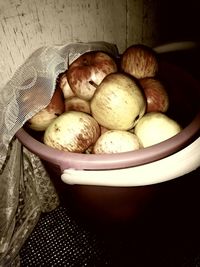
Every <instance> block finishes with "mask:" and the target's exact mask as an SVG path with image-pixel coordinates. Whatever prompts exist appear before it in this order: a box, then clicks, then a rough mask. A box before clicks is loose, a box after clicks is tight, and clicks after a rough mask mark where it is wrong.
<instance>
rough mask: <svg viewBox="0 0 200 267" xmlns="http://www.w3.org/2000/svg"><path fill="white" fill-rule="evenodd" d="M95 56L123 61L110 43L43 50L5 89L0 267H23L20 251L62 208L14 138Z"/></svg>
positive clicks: (1, 100) (37, 164) (1, 103)
mask: <svg viewBox="0 0 200 267" xmlns="http://www.w3.org/2000/svg"><path fill="white" fill-rule="evenodd" d="M95 50H101V51H104V52H107V53H109V54H111V55H113V56H117V55H118V50H117V47H116V46H115V45H113V44H109V43H106V42H90V43H70V44H66V45H60V46H51V47H41V48H39V49H38V50H36V51H35V52H34V53H33V54H31V55H30V56H29V58H27V60H26V61H25V62H24V64H23V65H22V66H20V67H19V68H18V70H17V71H16V72H15V74H14V75H13V77H12V78H11V80H10V81H9V82H8V83H7V84H6V85H5V86H4V88H1V89H0V94H1V95H0V150H1V155H0V199H1V202H0V266H14V265H15V266H16V265H17V264H19V262H18V253H19V250H20V248H21V246H22V245H23V243H24V242H25V240H26V239H27V237H28V235H29V234H30V232H31V231H32V230H33V228H34V227H35V225H36V223H37V221H38V218H39V216H40V214H41V212H48V211H51V210H53V209H55V208H56V207H57V206H58V204H59V198H58V196H57V194H56V191H55V188H54V187H53V184H52V183H51V181H50V179H49V175H48V173H47V172H46V170H45V168H44V167H43V165H42V163H41V161H40V159H39V158H38V157H37V156H36V155H34V154H32V153H31V152H29V151H28V150H27V149H26V148H24V147H23V146H22V145H21V144H20V143H19V141H18V140H17V139H16V138H15V134H16V132H17V131H18V130H19V129H20V128H21V127H22V126H23V125H24V124H25V122H26V121H27V120H28V119H30V118H31V117H32V116H33V115H35V114H36V113H37V112H38V111H40V110H41V109H43V108H44V107H46V106H47V105H48V104H49V102H50V100H51V97H52V95H53V93H54V90H55V85H56V80H57V77H58V75H59V74H60V73H62V72H64V71H65V70H66V69H67V68H68V66H69V64H71V63H72V62H73V61H74V60H75V59H76V58H77V57H79V56H80V55H81V54H83V53H85V52H88V51H95ZM13 264H14V265H13Z"/></svg>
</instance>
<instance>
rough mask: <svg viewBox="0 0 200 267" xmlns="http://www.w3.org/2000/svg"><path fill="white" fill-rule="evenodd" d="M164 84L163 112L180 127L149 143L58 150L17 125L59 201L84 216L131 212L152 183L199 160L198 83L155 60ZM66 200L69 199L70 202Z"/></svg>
mask: <svg viewBox="0 0 200 267" xmlns="http://www.w3.org/2000/svg"><path fill="white" fill-rule="evenodd" d="M158 75H159V77H160V79H161V80H162V81H163V82H164V83H165V84H166V87H167V90H168V94H169V102H170V107H169V110H168V112H167V115H169V116H170V117H171V118H173V119H175V120H177V121H178V122H179V123H180V124H181V125H182V127H183V130H182V131H181V132H180V133H179V134H177V135H176V136H174V137H172V138H170V139H168V140H166V141H163V142H161V143H159V144H156V145H153V146H151V147H147V148H143V149H139V150H137V151H132V152H124V153H118V154H110V155H108V154H107V155H106V154H104V155H92V154H78V153H71V152H63V151H59V150H57V149H53V148H51V147H48V146H46V145H45V144H43V143H41V142H40V141H38V140H37V138H36V137H34V136H33V135H31V134H30V133H29V132H28V131H27V130H26V129H25V128H21V129H20V130H19V131H18V132H17V133H16V137H17V138H18V139H19V141H20V142H21V143H22V144H23V145H24V146H25V147H27V148H28V149H29V150H30V151H31V152H33V153H34V154H36V155H37V156H39V158H40V159H41V160H42V162H43V163H44V165H45V166H46V168H47V170H48V172H49V174H50V177H51V178H52V180H53V182H54V184H55V186H56V188H57V190H58V192H59V194H60V198H61V200H62V201H63V203H67V205H70V206H72V207H73V210H76V211H79V213H82V215H84V216H86V217H88V218H91V217H92V218H93V219H94V218H96V220H97V221H99V220H101V221H102V220H107V219H109V220H110V219H111V221H116V220H127V219H130V217H133V218H136V217H137V216H138V214H140V212H141V211H142V210H143V208H144V207H146V205H148V203H150V201H151V199H152V198H153V197H154V196H155V192H156V190H157V186H156V185H157V184H159V183H162V182H164V181H167V180H171V179H174V178H176V177H180V176H182V175H184V174H186V173H188V172H191V171H192V170H194V169H195V168H198V167H199V166H200V152H199V151H200V150H199V149H198V147H199V146H200V138H199V132H200V106H199V99H200V84H199V82H198V81H197V80H196V79H195V78H194V77H193V76H192V75H191V74H189V73H188V72H187V71H185V70H184V69H182V68H181V67H179V66H177V65H174V64H172V63H169V62H167V61H165V60H160V61H159V74H158ZM70 203H71V204H70Z"/></svg>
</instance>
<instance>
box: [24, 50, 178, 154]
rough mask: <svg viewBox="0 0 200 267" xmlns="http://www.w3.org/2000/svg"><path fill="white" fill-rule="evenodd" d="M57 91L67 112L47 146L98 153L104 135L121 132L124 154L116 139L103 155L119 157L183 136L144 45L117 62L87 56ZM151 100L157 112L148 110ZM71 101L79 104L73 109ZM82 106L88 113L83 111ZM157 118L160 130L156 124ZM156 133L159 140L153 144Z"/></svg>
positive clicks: (64, 76) (62, 78)
mask: <svg viewBox="0 0 200 267" xmlns="http://www.w3.org/2000/svg"><path fill="white" fill-rule="evenodd" d="M98 60H99V62H98ZM127 66H131V68H127ZM130 69H131V70H132V71H130ZM133 70H134V71H133ZM91 73H93V75H92V74H91ZM95 75H96V76H95ZM99 77H100V78H101V79H100V78H99ZM86 84H87V85H88V86H86ZM149 84H150V85H151V88H150V89H149V91H148V90H147V89H146V88H147V87H148V88H149ZM57 87H58V88H61V90H62V91H63V103H64V106H65V110H64V111H63V113H62V114H59V116H57V117H56V118H55V119H54V120H53V121H52V123H50V125H49V126H48V127H47V128H46V129H45V130H44V138H43V142H44V143H45V144H46V145H47V146H51V147H53V148H57V149H59V150H63V151H69V152H75V153H88V151H89V153H96V152H97V151H98V153H100V150H96V149H93V148H96V146H95V144H96V142H97V144H98V143H100V141H101V140H102V135H103V134H105V133H104V131H103V132H102V131H101V129H106V132H107V131H108V132H109V131H111V130H112V131H117V130H118V131H119V130H120V131H124V135H123V138H122V139H121V140H120V142H122V140H124V147H123V149H122V150H120V149H118V148H117V147H118V145H119V142H118V141H115V140H117V138H113V140H112V142H113V144H112V149H108V148H104V149H103V150H101V153H119V152H126V151H133V150H135V149H142V148H143V147H147V146H151V145H155V144H157V143H160V142H162V141H164V140H166V139H168V138H171V137H173V136H174V135H176V134H178V133H179V132H180V131H181V130H182V126H181V123H179V122H178V120H177V119H176V118H175V119H174V118H173V117H172V114H170V113H169V114H167V113H166V112H167V111H168V109H169V106H170V105H171V102H170V100H171V99H170V97H169V96H168V86H167V85H166V86H165V85H164V83H163V82H161V78H160V77H159V61H158V58H157V55H156V54H155V52H154V51H153V50H152V49H151V48H149V47H147V46H145V45H132V46H131V47H130V49H129V48H128V49H127V50H126V51H125V52H124V53H123V54H122V56H121V58H120V60H119V61H117V59H116V60H114V59H113V58H112V57H111V56H109V55H107V54H106V53H104V52H100V51H97V52H94V51H91V52H87V53H85V54H83V55H81V56H80V57H79V58H78V59H77V60H75V61H74V62H72V64H71V65H70V66H69V69H68V70H66V71H65V73H62V74H61V75H60V78H58V83H57ZM65 87H66V88H65ZM64 88H65V90H64ZM147 91H148V92H150V93H147ZM152 92H153V93H152ZM152 96H153V97H154V103H153V105H154V109H153V112H152V109H150V108H149V107H150V104H149V103H150V101H149V99H150V97H151V98H153V97H152ZM155 99H156V100H155ZM72 100H75V101H77V102H75V104H71V103H72ZM83 102H84V107H86V109H84V108H83V106H81V104H83ZM73 103H74V102H73ZM76 103H79V105H76ZM80 103H81V104H80ZM72 114H73V116H72ZM36 115H37V114H36ZM72 117H73V118H72ZM86 117H87V119H86ZM158 117H159V118H161V120H160V124H159V127H160V128H159V127H158V124H157V123H155V119H154V118H158ZM67 118H70V119H69V120H67ZM86 121H87V123H86ZM144 121H145V123H144ZM147 121H148V123H147ZM168 122H170V123H168ZM144 125H145V127H144ZM147 125H148V127H147ZM149 125H150V126H149ZM27 126H28V127H29V124H27ZM158 128H159V130H162V131H159V130H158ZM172 128H173V130H171V129H172ZM125 132H126V133H125ZM154 132H155V136H154V137H156V138H151V135H152V133H154ZM164 133H165V134H164ZM130 134H132V136H131V137H133V135H134V138H135V137H136V139H137V140H138V144H139V145H138V146H131V145H130V147H129V146H127V143H129V142H128V140H129V138H130ZM104 136H108V133H107V134H105V135H104ZM124 136H125V137H127V139H126V138H124ZM136 139H134V140H136ZM144 140H145V141H144ZM147 140H148V142H147ZM149 140H151V141H149ZM75 143H76V145H74V144H75ZM80 144H81V145H80ZM115 144H116V145H115ZM115 148H116V149H115ZM95 151H96V152H95Z"/></svg>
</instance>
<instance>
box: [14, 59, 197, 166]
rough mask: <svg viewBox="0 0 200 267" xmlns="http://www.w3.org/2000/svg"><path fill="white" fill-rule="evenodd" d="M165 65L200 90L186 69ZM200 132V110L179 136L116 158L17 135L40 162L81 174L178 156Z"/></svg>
mask: <svg viewBox="0 0 200 267" xmlns="http://www.w3.org/2000/svg"><path fill="white" fill-rule="evenodd" d="M165 64H167V65H168V66H170V67H171V68H175V69H176V70H178V71H181V72H182V73H184V74H185V78H187V79H189V81H190V83H192V85H193V86H194V87H195V88H198V90H200V83H199V81H198V80H197V79H196V78H194V77H193V76H192V75H191V74H190V73H189V72H187V71H186V70H185V69H184V68H181V67H180V66H177V65H175V64H173V63H169V62H165ZM199 131H200V110H199V111H198V113H197V114H196V115H195V117H194V118H193V120H192V121H191V123H189V124H188V125H187V126H186V127H185V128H183V129H182V130H181V132H180V133H178V134H176V135H175V136H173V137H171V138H169V139H167V140H165V141H163V142H160V143H158V144H155V145H152V146H150V147H146V148H142V149H138V150H135V151H129V152H122V153H114V154H81V153H73V152H65V151H61V150H58V149H55V148H52V147H49V146H47V145H45V144H43V143H41V142H40V141H38V140H36V139H35V138H33V137H32V136H31V135H30V134H29V133H28V132H26V131H25V130H24V129H23V127H22V128H20V129H19V130H18V131H17V132H16V134H15V135H16V137H17V139H18V140H19V141H20V142H21V143H22V144H23V145H24V146H25V147H26V148H27V149H28V150H30V151H31V152H33V153H34V154H36V155H37V156H39V157H40V159H42V160H45V161H48V162H49V163H52V164H54V165H57V166H59V167H60V169H61V171H63V170H65V169H67V168H74V169H80V170H84V169H85V170H108V169H120V168H127V167H134V166H139V165H142V164H146V163H150V162H153V161H156V160H160V159H162V158H164V157H166V156H169V155H171V154H173V153H175V152H178V151H179V150H180V149H181V148H183V147H185V146H186V145H188V144H189V143H191V142H192V140H193V139H194V137H195V136H196V135H197V134H198V133H199Z"/></svg>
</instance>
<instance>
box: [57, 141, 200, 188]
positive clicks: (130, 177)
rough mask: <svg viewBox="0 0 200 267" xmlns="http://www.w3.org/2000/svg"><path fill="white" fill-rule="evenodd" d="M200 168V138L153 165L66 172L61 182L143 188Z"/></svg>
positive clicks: (69, 170)
mask: <svg viewBox="0 0 200 267" xmlns="http://www.w3.org/2000/svg"><path fill="white" fill-rule="evenodd" d="M198 167H200V137H199V138H198V139H196V140H195V141H194V142H193V143H191V144H190V145H189V146H187V147H186V148H184V149H182V150H180V151H179V152H177V153H175V154H172V155H171V156H168V157H166V158H163V159H161V160H158V161H154V162H152V163H148V164H144V165H141V166H136V167H130V168H124V169H114V170H95V171H93V170H76V169H66V170H64V172H63V174H62V175H61V179H62V181H63V182H64V183H67V184H79V185H81V184H82V185H101V186H143V185H150V184H156V183H161V182H164V181H168V180H171V179H174V178H177V177H180V176H183V175H185V174H187V173H189V172H192V171H194V170H195V169H197V168H198Z"/></svg>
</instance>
